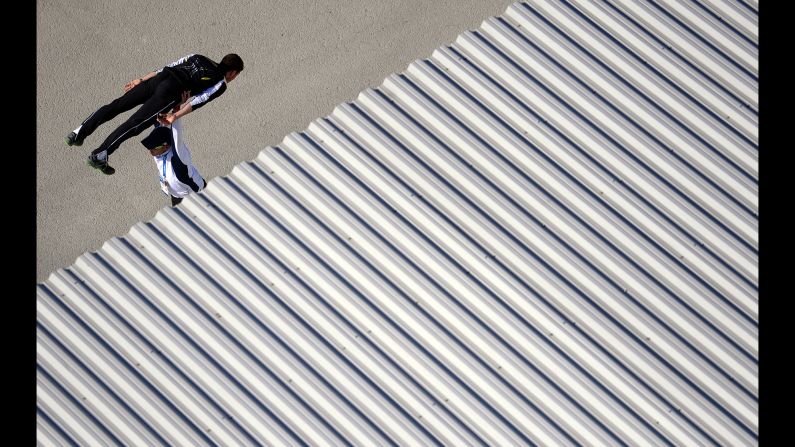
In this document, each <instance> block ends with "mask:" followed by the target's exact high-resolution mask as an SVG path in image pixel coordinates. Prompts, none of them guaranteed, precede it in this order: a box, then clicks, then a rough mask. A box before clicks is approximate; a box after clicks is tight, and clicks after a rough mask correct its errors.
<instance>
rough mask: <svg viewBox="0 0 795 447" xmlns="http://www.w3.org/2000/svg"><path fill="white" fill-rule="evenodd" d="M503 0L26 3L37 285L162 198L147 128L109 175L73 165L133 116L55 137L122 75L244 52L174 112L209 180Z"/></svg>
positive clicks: (111, 94) (153, 209)
mask: <svg viewBox="0 0 795 447" xmlns="http://www.w3.org/2000/svg"><path fill="white" fill-rule="evenodd" d="M511 3H513V1H508V0H487V1H484V0H428V1H399V0H351V1H344V0H343V1H340V2H325V1H300V0H290V1H281V0H278V1H264V0H263V1H254V0H242V1H230V2H226V1H209V0H201V1H184V0H176V1H169V2H129V1H120V0H38V1H37V12H36V16H37V17H36V22H37V23H36V24H37V42H36V46H37V51H36V56H37V67H36V76H37V99H36V105H37V116H36V126H37V127H36V128H37V130H36V137H37V142H36V145H37V154H36V161H37V163H36V167H37V180H36V181H37V189H36V192H37V199H36V204H37V209H36V213H37V220H36V223H37V225H36V237H37V247H36V252H37V253H36V256H37V268H36V276H37V282H41V281H44V280H46V279H47V277H48V276H49V274H50V273H51V272H53V271H55V270H57V269H59V268H62V267H68V266H70V265H72V264H74V262H75V261H76V259H77V258H78V257H79V256H80V255H82V254H83V253H85V252H88V251H95V250H97V249H99V248H100V247H101V246H102V244H103V243H104V242H105V241H106V240H108V239H111V238H113V237H117V236H124V235H125V234H127V233H128V232H129V229H130V227H131V226H132V225H134V224H135V223H137V222H140V221H147V220H150V219H151V218H153V217H154V215H155V214H156V213H157V211H158V210H160V209H161V208H162V207H164V206H167V198H166V197H165V196H164V195H163V194H162V193H161V192H160V189H159V187H158V183H157V173H156V171H155V168H154V163H153V162H152V159H151V157H150V156H149V155H148V153H147V152H146V151H145V149H144V148H143V146H141V145H140V143H139V141H140V140H141V139H142V138H143V137H144V136H146V134H147V133H148V130H147V131H144V133H142V134H140V135H138V136H136V137H133V138H131V139H129V140H127V141H126V142H125V143H123V144H122V145H121V147H120V148H119V149H118V150H117V151H116V152H115V153H114V154H113V156H112V157H111V159H110V161H111V165H112V166H114V167H115V168H116V174H114V175H112V176H105V175H102V174H101V173H99V171H96V170H93V169H91V168H89V167H88V166H86V164H85V160H86V157H87V155H88V154H89V152H90V151H91V150H93V149H94V148H96V147H97V146H98V145H99V144H100V143H101V142H102V140H104V138H105V137H106V136H107V135H108V134H109V133H110V132H111V131H112V130H113V129H114V128H115V127H116V126H118V125H119V124H121V123H122V122H123V120H125V119H126V118H127V117H128V116H129V115H130V114H131V113H132V111H131V112H127V113H125V114H122V115H120V116H119V117H117V118H116V119H114V120H112V121H109V122H107V123H105V124H103V125H102V126H100V127H99V128H98V129H97V131H96V132H95V133H94V134H93V135H91V136H90V137H89V138H88V139H86V141H85V143H84V144H83V146H80V147H67V146H66V145H65V144H64V142H63V138H64V137H65V136H66V134H68V133H69V132H70V131H71V130H72V129H74V128H75V127H77V125H79V124H80V123H81V122H82V121H83V120H84V119H85V118H86V117H88V115H90V114H91V113H93V112H94V111H95V110H96V109H97V108H99V107H100V106H102V105H104V104H106V103H108V102H110V101H112V100H113V99H115V98H116V97H118V96H120V95H121V94H122V93H123V89H122V86H123V85H124V84H125V83H126V82H128V81H130V80H132V79H135V78H139V77H141V76H143V75H145V74H146V73H148V72H150V71H152V70H155V69H158V68H161V67H162V66H163V65H165V64H166V63H168V62H171V61H174V60H176V59H178V58H180V57H182V56H184V55H185V54H189V53H201V54H204V55H206V56H209V57H210V58H212V59H215V60H220V58H221V57H223V55H225V54H227V53H237V54H239V55H240V56H241V57H242V58H243V60H244V62H245V67H246V68H245V70H244V71H243V73H242V74H241V75H240V76H239V77H238V78H237V79H236V80H234V81H233V82H232V83H231V84H230V85H229V87H230V88H229V90H228V91H227V92H226V93H225V94H224V96H222V97H221V98H219V99H218V100H216V101H214V102H213V103H211V104H209V105H207V106H206V107H204V108H202V109H200V110H198V111H196V112H194V113H193V114H190V115H188V116H187V117H185V118H184V123H185V131H186V135H187V136H186V141H187V142H188V144H189V146H190V148H191V151H192V154H193V160H194V163H195V164H196V165H197V167H198V168H199V169H200V171H201V172H202V174H203V175H204V177H205V178H206V179H208V180H210V181H211V180H212V178H214V177H217V176H222V175H227V174H228V173H229V172H231V170H232V168H233V167H234V166H235V165H237V164H239V163H242V162H245V161H249V160H252V159H253V158H254V157H255V156H256V155H257V153H259V151H260V150H262V149H264V148H265V147H267V146H274V145H277V144H279V143H280V142H281V140H282V139H283V138H284V137H285V136H286V135H288V134H289V133H290V132H296V131H302V130H304V129H305V128H306V127H307V126H308V125H309V123H310V122H311V121H313V120H314V119H316V118H320V117H323V116H326V115H328V114H330V113H331V112H332V110H333V109H334V107H335V106H336V105H338V104H341V103H343V102H349V101H353V100H355V99H356V96H357V95H358V93H359V92H361V91H362V90H364V89H366V88H369V87H377V86H378V85H380V84H381V83H382V81H383V80H384V78H386V77H387V76H388V75H389V74H391V73H396V72H402V71H404V70H405V69H406V67H407V66H408V64H410V63H411V62H413V61H414V60H417V59H424V58H427V57H429V56H430V55H431V53H432V52H433V50H434V49H436V48H438V47H440V46H442V45H446V44H448V43H451V42H453V41H454V40H455V38H456V36H458V35H459V34H460V33H462V32H464V31H466V30H472V29H476V28H478V27H479V26H480V24H481V22H482V21H483V20H484V19H486V18H487V17H490V16H495V15H500V14H502V13H503V12H504V11H505V9H506V8H507V7H508V6H509V5H510V4H511Z"/></svg>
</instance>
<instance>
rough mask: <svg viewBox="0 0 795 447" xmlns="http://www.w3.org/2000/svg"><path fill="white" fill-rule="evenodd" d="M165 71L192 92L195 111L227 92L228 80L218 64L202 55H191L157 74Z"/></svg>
mask: <svg viewBox="0 0 795 447" xmlns="http://www.w3.org/2000/svg"><path fill="white" fill-rule="evenodd" d="M163 70H165V71H166V72H168V73H169V74H171V75H172V76H174V77H175V78H177V80H179V82H180V83H181V84H182V85H183V86H184V87H185V89H186V90H190V95H191V96H193V97H194V98H193V100H191V102H190V105H191V107H192V108H193V110H196V109H198V108H200V107H202V106H204V105H205V104H207V103H208V102H210V101H212V100H213V99H215V98H217V97H219V96H221V95H223V94H224V92H225V91H226V79H224V73H223V72H222V71H221V70H220V69H219V68H218V64H217V63H215V62H213V61H212V60H211V59H209V58H208V57H206V56H202V55H201V54H189V55H187V56H185V57H183V58H180V59H178V60H176V61H174V62H172V63H170V64H168V65H166V66H165V67H163V68H161V69H160V70H157V73H160V72H161V71H163Z"/></svg>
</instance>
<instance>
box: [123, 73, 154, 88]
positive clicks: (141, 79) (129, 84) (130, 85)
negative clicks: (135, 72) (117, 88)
mask: <svg viewBox="0 0 795 447" xmlns="http://www.w3.org/2000/svg"><path fill="white" fill-rule="evenodd" d="M156 74H157V72H156V71H150V72H149V73H147V74H146V75H145V76H144V77H142V78H138V79H133V80H132V81H130V82H128V83H126V84H124V91H125V92H127V91H129V90H130V89H131V88H133V87H135V86H136V85H138V84H140V83H142V82H144V81H146V80H147V79H150V78H153V77H154V76H155V75H156Z"/></svg>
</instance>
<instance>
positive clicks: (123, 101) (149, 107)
mask: <svg viewBox="0 0 795 447" xmlns="http://www.w3.org/2000/svg"><path fill="white" fill-rule="evenodd" d="M182 91H183V88H182V86H181V85H180V83H179V82H178V81H177V80H176V79H174V78H173V77H172V76H171V75H169V74H168V73H166V72H164V71H163V72H160V73H158V74H157V75H156V76H155V77H153V78H150V79H147V80H146V81H144V82H142V83H140V84H138V85H136V86H135V87H133V88H132V89H130V90H128V91H127V92H126V93H124V95H122V96H121V97H119V98H117V99H116V100H114V101H113V102H111V103H110V104H107V105H104V106H102V107H100V108H99V110H97V111H96V112H94V113H93V114H91V116H89V117H88V118H87V119H86V120H85V121H84V122H83V124H82V127H81V128H80V138H81V139H85V138H86V137H88V136H89V135H91V134H92V133H93V132H94V131H95V130H96V129H97V127H99V126H100V125H101V124H103V123H105V122H107V121H110V120H112V119H113V118H115V117H116V116H117V115H118V114H120V113H123V112H126V111H128V110H130V109H132V108H134V107H135V106H138V105H141V108H139V109H138V110H137V111H136V112H135V113H133V114H132V116H130V117H129V118H128V119H127V121H125V122H124V123H122V124H121V125H120V126H119V127H117V128H116V130H114V131H113V132H111V134H110V135H108V137H107V138H106V139H105V141H103V142H102V144H101V145H100V146H99V147H98V148H97V149H94V151H92V152H91V153H92V154H98V153H100V152H102V151H108V155H110V154H112V153H113V152H114V151H116V149H117V148H118V147H119V145H120V144H121V143H122V142H124V140H127V139H128V138H132V137H134V136H136V135H138V134H140V133H141V132H142V131H143V130H144V129H146V128H147V127H148V126H151V125H152V124H154V122H155V120H156V119H157V114H158V113H161V112H165V111H167V110H169V109H171V108H172V107H174V106H175V105H176V104H177V103H178V102H179V101H180V99H181V96H182ZM142 104H143V105H142Z"/></svg>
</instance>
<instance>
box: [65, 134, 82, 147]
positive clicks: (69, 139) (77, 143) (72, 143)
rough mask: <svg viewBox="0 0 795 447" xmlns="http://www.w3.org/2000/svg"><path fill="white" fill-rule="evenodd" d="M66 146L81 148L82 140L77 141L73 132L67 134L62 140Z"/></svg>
mask: <svg viewBox="0 0 795 447" xmlns="http://www.w3.org/2000/svg"><path fill="white" fill-rule="evenodd" d="M64 141H65V142H66V145H67V146H82V145H83V140H78V139H77V134H76V133H74V132H69V135H67V136H66V138H64Z"/></svg>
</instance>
